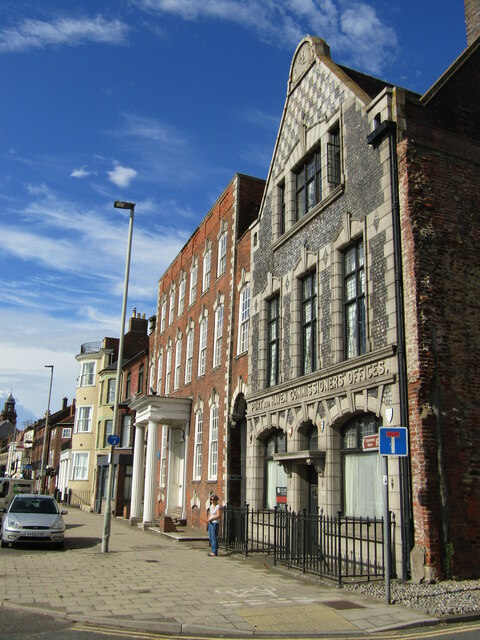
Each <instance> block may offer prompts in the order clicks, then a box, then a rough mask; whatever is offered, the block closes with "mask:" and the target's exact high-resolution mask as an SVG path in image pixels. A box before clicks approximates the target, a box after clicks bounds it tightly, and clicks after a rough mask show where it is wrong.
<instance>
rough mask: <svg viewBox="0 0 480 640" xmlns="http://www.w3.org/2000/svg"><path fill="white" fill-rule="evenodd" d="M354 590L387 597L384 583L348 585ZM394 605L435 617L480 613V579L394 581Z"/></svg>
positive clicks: (391, 593)
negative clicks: (436, 581) (416, 582)
mask: <svg viewBox="0 0 480 640" xmlns="http://www.w3.org/2000/svg"><path fill="white" fill-rule="evenodd" d="M345 586H346V587H347V588H348V589H351V590H352V591H357V592H359V593H363V594H364V595H368V596H371V597H373V598H379V599H382V600H384V599H385V583H384V582H383V581H382V582H366V583H361V584H350V585H345ZM390 596H391V600H392V604H401V605H403V606H405V607H411V608H413V609H420V610H421V611H424V612H425V613H429V614H430V615H434V616H448V615H455V614H462V613H463V614H465V613H472V612H476V611H477V612H480V580H464V581H458V582H457V581H446V582H438V583H436V584H413V583H411V582H399V581H397V580H392V582H391V583H390Z"/></svg>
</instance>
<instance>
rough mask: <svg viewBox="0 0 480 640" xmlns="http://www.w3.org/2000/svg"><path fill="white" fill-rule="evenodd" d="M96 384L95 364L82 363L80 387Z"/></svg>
mask: <svg viewBox="0 0 480 640" xmlns="http://www.w3.org/2000/svg"><path fill="white" fill-rule="evenodd" d="M94 384H95V362H82V368H81V371H80V383H79V385H78V386H79V387H87V386H92V385H94Z"/></svg>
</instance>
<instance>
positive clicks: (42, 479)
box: [39, 364, 53, 493]
mask: <svg viewBox="0 0 480 640" xmlns="http://www.w3.org/2000/svg"><path fill="white" fill-rule="evenodd" d="M45 368H47V369H50V388H49V390H48V404H47V414H46V416H45V427H44V429H43V447H42V462H41V467H40V487H39V489H40V493H45V465H46V456H47V451H46V449H47V433H48V418H49V417H50V400H51V398H52V381H53V364H46V365H45Z"/></svg>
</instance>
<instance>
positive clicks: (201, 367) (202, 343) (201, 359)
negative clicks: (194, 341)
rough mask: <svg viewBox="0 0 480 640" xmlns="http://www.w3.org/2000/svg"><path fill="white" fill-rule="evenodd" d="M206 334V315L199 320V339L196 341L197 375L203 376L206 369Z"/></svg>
mask: <svg viewBox="0 0 480 640" xmlns="http://www.w3.org/2000/svg"><path fill="white" fill-rule="evenodd" d="M207 335H208V317H205V318H202V321H201V322H200V340H199V341H198V375H199V376H203V375H205V372H206V370H207Z"/></svg>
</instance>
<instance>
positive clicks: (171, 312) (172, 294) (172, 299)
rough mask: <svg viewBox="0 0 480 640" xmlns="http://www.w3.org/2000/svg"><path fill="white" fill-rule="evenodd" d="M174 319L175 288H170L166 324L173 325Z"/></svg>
mask: <svg viewBox="0 0 480 640" xmlns="http://www.w3.org/2000/svg"><path fill="white" fill-rule="evenodd" d="M174 317H175V287H172V288H171V290H170V304H169V308H168V324H169V325H171V324H172V323H173V319H174Z"/></svg>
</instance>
